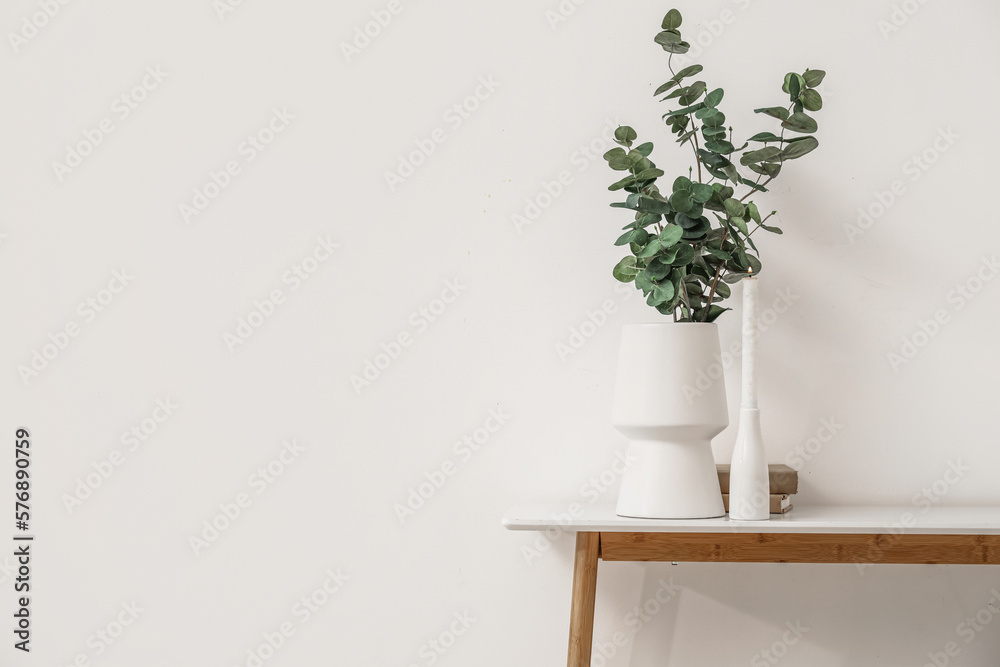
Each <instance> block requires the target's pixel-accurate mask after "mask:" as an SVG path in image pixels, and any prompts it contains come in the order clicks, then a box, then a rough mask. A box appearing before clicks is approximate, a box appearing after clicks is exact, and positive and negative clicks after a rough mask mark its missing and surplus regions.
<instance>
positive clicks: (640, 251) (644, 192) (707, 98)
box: [605, 9, 825, 322]
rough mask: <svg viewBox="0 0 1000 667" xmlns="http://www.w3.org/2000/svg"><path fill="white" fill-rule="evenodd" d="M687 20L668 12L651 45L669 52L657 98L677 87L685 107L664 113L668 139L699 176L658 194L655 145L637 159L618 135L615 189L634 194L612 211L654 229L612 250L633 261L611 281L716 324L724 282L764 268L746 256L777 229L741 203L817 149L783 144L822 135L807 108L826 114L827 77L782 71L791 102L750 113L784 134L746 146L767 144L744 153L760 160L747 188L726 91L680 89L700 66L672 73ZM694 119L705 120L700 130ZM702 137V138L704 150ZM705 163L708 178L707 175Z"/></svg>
mask: <svg viewBox="0 0 1000 667" xmlns="http://www.w3.org/2000/svg"><path fill="white" fill-rule="evenodd" d="M681 23H682V19H681V14H680V12H679V11H677V10H676V9H671V10H670V11H669V12H667V15H666V16H665V17H664V18H663V22H662V26H661V27H662V31H661V32H660V33H658V34H657V35H656V37H655V40H654V41H655V42H656V43H657V44H659V45H660V46H661V47H662V48H663V50H664V51H667V52H668V53H669V54H670V55H669V57H668V58H667V68H668V69H669V70H670V73H671V75H672V78H671V79H670V80H669V81H667V82H666V83H664V84H663V85H661V86H660V87H659V88H658V89H657V92H658V93H659V92H662V91H667V90H671V89H672V88H674V87H677V86H679V87H680V88H678V89H677V91H675V92H674V93H670V94H669V95H668V97H669V98H671V99H673V98H674V97H679V98H680V99H679V100H678V101H681V100H684V101H683V102H681V104H682V106H681V107H680V108H679V109H676V110H674V111H671V112H669V113H667V114H665V116H664V118H665V119H666V120H665V123H666V125H667V126H668V127H669V129H670V132H671V134H672V135H676V136H677V137H679V138H680V139H679V140H678V141H676V142H675V143H680V144H685V143H690V144H691V150H692V152H693V153H694V158H695V166H696V167H697V170H698V171H697V181H695V180H694V179H693V178H692V177H693V176H694V168H693V167H692V168H688V170H687V175H686V176H685V177H678V178H675V179H674V180H673V181H672V183H671V188H670V190H669V191H668V190H667V188H664V190H663V192H662V193H661V192H660V190H659V188H657V187H656V185H655V183H656V180H657V178H659V176H665V174H664V173H663V171H662V170H660V169H656V170H655V171H653V169H654V168H655V164H654V163H653V161H652V160H650V159H649V157H650V151H649V150H647V149H646V148H649V147H651V144H648V143H647V144H646V148H643V150H642V152H638V154H637V153H633V152H631V151H634V150H636V149H634V148H632V145H633V142H634V141H635V140H637V139H638V137H637V136H636V132H635V130H634V129H632V128H631V127H628V126H622V127H619V128H618V129H617V130H616V131H615V142H616V143H617V144H618V145H619V146H620V147H621V148H613V149H612V150H610V151H608V152H607V153H605V159H606V160H607V161H608V165H609V166H610V167H611V168H612V169H613V170H615V171H618V172H628V175H624V174H623V176H624V178H621V179H619V180H618V181H616V182H615V183H614V184H612V186H611V188H610V189H612V190H621V189H625V190H626V192H629V193H630V194H629V196H628V198H627V199H626V201H625V202H623V203H615V204H613V205H614V206H616V207H622V208H626V209H630V210H631V211H633V212H634V213H635V220H637V221H638V220H642V219H643V217H644V216H649V217H648V218H647V219H648V220H651V222H650V223H649V224H641V223H637V224H631V225H626V227H625V230H626V231H625V233H623V234H621V235H620V236H619V238H618V240H617V241H616V242H615V245H618V246H627V247H628V248H629V249H631V251H632V254H631V255H628V256H626V257H624V258H622V260H621V261H619V262H618V264H617V265H616V266H615V268H614V276H615V278H616V279H618V280H620V281H621V282H624V283H629V282H631V283H634V284H635V286H636V288H637V289H639V290H641V291H642V293H643V294H644V295H645V297H646V301H647V303H648V304H649V305H651V306H653V307H654V308H656V309H657V310H658V311H660V312H661V313H663V314H664V315H667V314H669V315H672V317H673V319H674V321H675V322H685V321H691V322H693V321H696V320H697V321H700V322H713V321H714V320H715V319H716V317H718V316H719V314H720V313H721V312H723V311H725V310H728V309H727V308H718V307H714V303H713V302H714V301H715V299H716V296H717V295H719V301H720V302H721V301H724V300H725V299H726V298H729V296H730V291H729V289H728V288H725V286H724V285H720V284H719V280H720V279H723V278H725V279H726V280H728V279H729V278H731V277H732V276H733V275H739V273H738V272H743V271H746V270H747V269H748V268H750V265H749V262H750V261H751V260H752V261H753V264H752V266H753V268H754V269H758V270H759V268H760V266H759V259H758V258H757V257H754V256H751V255H748V254H746V253H748V252H749V250H750V249H754V250H755V251H756V246H755V245H753V243H754V242H753V241H752V240H751V236H753V234H755V233H756V232H757V230H759V229H761V228H764V229H766V230H767V231H770V232H775V233H779V232H780V231H781V230H779V229H776V228H773V227H768V226H767V225H766V224H765V223H766V222H767V221H768V220H770V219H771V217H772V216H773V215H774V212H771V213H770V214H769V215H767V216H766V217H764V218H763V219H762V218H761V216H760V212H759V211H758V210H757V207H756V205H755V204H753V202H750V203H744V202H746V201H747V200H748V199H750V197H751V196H753V195H754V194H755V193H756V192H761V191H763V190H765V189H766V186H767V184H769V183H770V182H771V181H773V180H774V178H775V177H776V175H777V173H778V172H780V168H781V165H782V164H783V163H784V162H786V161H788V160H792V159H795V158H799V157H801V156H803V155H805V154H806V153H809V152H810V151H812V150H814V149H815V148H816V147H817V146H818V145H819V142H818V141H816V139H815V138H814V137H809V136H803V137H799V138H796V139H791V140H787V146H784V144H785V143H786V140H785V130H788V129H790V130H793V131H795V132H800V133H803V134H811V133H813V132H815V131H816V129H817V124H816V121H815V120H814V119H813V118H812V117H811V116H809V115H808V114H807V113H805V111H818V110H819V109H820V108H821V107H822V105H823V102H822V97H821V96H820V94H819V93H818V92H817V91H816V87H817V86H819V85H820V84H821V83H822V81H823V77H824V76H825V73H824V72H823V71H822V70H810V69H807V70H805V72H803V73H802V74H797V73H794V72H790V73H788V74H786V75H785V80H784V85H782V90H783V91H784V92H785V93H788V96H789V101H790V105H789V106H788V107H787V108H784V107H767V108H762V109H754V112H755V113H766V114H767V115H769V116H772V117H775V118H779V119H781V120H782V129H781V136H780V137H779V136H777V135H775V134H774V133H773V132H762V133H758V134H757V135H754V136H753V137H750V139H748V142H749V141H751V140H752V141H756V142H761V143H763V145H764V148H766V149H767V150H761V149H756V150H754V149H751V150H750V151H749V152H747V153H744V159H746V156H747V155H750V153H755V152H756V153H757V155H750V159H748V160H746V162H747V163H748V164H749V165H750V167H751V168H752V169H753V171H755V172H756V173H757V178H756V179H755V180H754V181H750V180H749V179H747V178H744V176H743V175H742V174H740V171H739V168H738V167H737V165H736V164H734V163H733V154H734V153H737V152H738V151H737V149H736V148H735V144H734V143H733V137H734V136H735V132H734V129H733V127H732V126H724V122H725V116H724V114H722V111H721V110H720V109H719V108H718V107H719V103H720V102H721V101H722V99H723V95H724V91H723V90H722V89H721V88H717V89H715V90H712V91H710V92H708V91H707V90H706V88H707V86H706V85H705V83H704V82H703V81H698V82H696V84H692V85H689V86H685V85H684V79H685V77H689V76H693V75H694V74H696V73H698V72H700V71H701V70H702V67H701V66H700V65H693V66H690V67H685V68H684V69H682V70H680V71H679V72H677V71H674V67H673V55H674V54H677V53H686V52H687V51H688V50H689V49H690V48H691V45H690V44H689V43H687V42H685V41H684V40H683V38H682V37H681V33H680V30H679V27H680V25H681ZM702 96H704V97H702ZM793 110H795V111H794V113H792V111H793ZM696 115H697V118H696ZM698 119H700V120H701V121H702V122H701V124H700V125H699V123H698V122H697V121H698ZM709 128H711V130H710V131H709ZM706 132H707V135H706V134H705V133H706ZM699 134H701V135H702V137H704V138H705V148H704V149H703V148H702V147H701V137H699V136H698V135H699ZM775 141H777V142H778V143H779V146H778V148H777V149H775V148H773V147H771V146H769V144H770V143H774V142H775ZM640 145H641V144H640ZM744 148H745V146H744ZM626 149H631V150H626ZM727 150H728V152H726V151H727ZM739 150H740V151H742V150H743V149H739ZM702 154H704V155H702ZM702 162H704V163H705V165H704V166H705V171H706V172H707V173H705V172H703V170H702ZM741 162H742V161H741ZM744 166H745V165H744ZM647 170H648V172H649V174H659V176H649V175H646V176H643V177H642V180H640V179H639V175H640V174H641V173H643V172H645V171H647ZM730 181H732V186H730V185H729V183H730ZM740 185H747V186H749V190H750V191H749V192H747V193H746V194H743V195H742V196H740V195H737V194H736V190H737V189H738V188H739V186H740ZM737 197H738V198H737ZM748 209H749V210H748ZM709 211H711V212H716V211H718V212H720V213H719V214H716V216H715V217H716V218H717V220H718V225H716V223H715V222H714V221H712V220H711V219H710V218H711V215H708V216H706V215H705V213H706V212H709ZM750 221H753V222H755V223H756V227H754V228H753V229H752V230H748V227H749V223H750ZM716 243H718V249H716ZM727 244H728V248H727ZM713 266H714V267H715V268H714V269H713V268H712V267H713ZM754 273H755V274H756V273H757V271H754ZM723 288H725V289H723ZM699 308H700V309H701V311H700V312H699Z"/></svg>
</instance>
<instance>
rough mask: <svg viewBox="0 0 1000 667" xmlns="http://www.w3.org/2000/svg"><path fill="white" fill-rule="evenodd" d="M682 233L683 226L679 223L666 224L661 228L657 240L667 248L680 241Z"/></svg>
mask: <svg viewBox="0 0 1000 667" xmlns="http://www.w3.org/2000/svg"><path fill="white" fill-rule="evenodd" d="M683 234H684V228H683V227H681V226H680V225H667V226H666V227H664V228H663V231H661V232H660V235H659V237H658V240H659V242H660V245H661V246H662V247H665V248H669V247H670V246H672V245H674V244H675V243H677V242H678V241H680V240H681V236H682V235H683Z"/></svg>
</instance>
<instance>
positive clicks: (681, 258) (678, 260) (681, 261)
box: [671, 243, 694, 266]
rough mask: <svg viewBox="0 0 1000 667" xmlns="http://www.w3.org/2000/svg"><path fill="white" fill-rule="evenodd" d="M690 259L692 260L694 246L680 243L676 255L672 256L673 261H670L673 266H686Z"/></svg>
mask: <svg viewBox="0 0 1000 667" xmlns="http://www.w3.org/2000/svg"><path fill="white" fill-rule="evenodd" d="M692 261H694V248H692V247H691V246H690V245H688V244H687V243H685V244H683V245H681V247H680V249H679V250H678V251H677V256H676V257H674V261H673V262H671V263H672V264H673V265H674V266H687V265H688V264H690V263H691V262H692Z"/></svg>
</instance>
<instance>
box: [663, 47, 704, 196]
mask: <svg viewBox="0 0 1000 667" xmlns="http://www.w3.org/2000/svg"><path fill="white" fill-rule="evenodd" d="M673 59H674V54H673V52H671V53H670V55H669V56H667V69H669V70H670V73H671V74H672V75H674V76H675V77H676V76H677V72H675V71H674V66H673V65H672V64H671V61H672V60H673ZM677 85H678V86H680V85H681V83H680V81H678V82H677ZM687 117H688V120H689V121H691V130H690V131H692V132H694V134H692V135H691V137H692V138H693V139H694V145H693V146H691V150H693V151H694V160H695V163H696V164H697V165H698V182H699V183H701V156H700V155H698V149H699V148H700V146H699V145H698V131H697V128H696V127H695V126H694V114H693V113H688V115H687ZM688 141H691V139H688Z"/></svg>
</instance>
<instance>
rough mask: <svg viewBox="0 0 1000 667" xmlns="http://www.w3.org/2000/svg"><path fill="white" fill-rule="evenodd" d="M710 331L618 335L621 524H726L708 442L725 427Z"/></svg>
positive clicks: (643, 330)
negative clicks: (624, 446)
mask: <svg viewBox="0 0 1000 667" xmlns="http://www.w3.org/2000/svg"><path fill="white" fill-rule="evenodd" d="M720 357H721V350H720V346H719V330H718V328H717V327H716V325H715V324H707V323H700V322H666V323H662V324H628V325H625V326H624V327H622V335H621V346H620V350H619V353H618V374H617V377H616V379H615V395H614V407H613V409H612V423H613V424H614V426H615V428H617V429H618V430H619V431H621V432H622V433H624V434H625V436H626V437H627V438H629V446H628V452H629V460H630V463H629V465H628V467H627V468H626V470H625V474H624V475H623V477H622V486H621V491H620V493H619V495H618V508H617V513H618V515H619V516H627V517H637V518H644V519H700V518H708V517H720V516H725V509H724V507H723V504H722V492H721V490H720V487H719V476H718V472H717V470H716V467H715V458H714V457H713V455H712V438H714V437H715V436H716V435H718V434H719V433H721V432H722V431H723V430H724V429H725V428H726V426H728V425H729V410H728V407H727V405H726V385H725V380H724V377H723V372H722V371H723V369H722V364H721V362H720Z"/></svg>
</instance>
